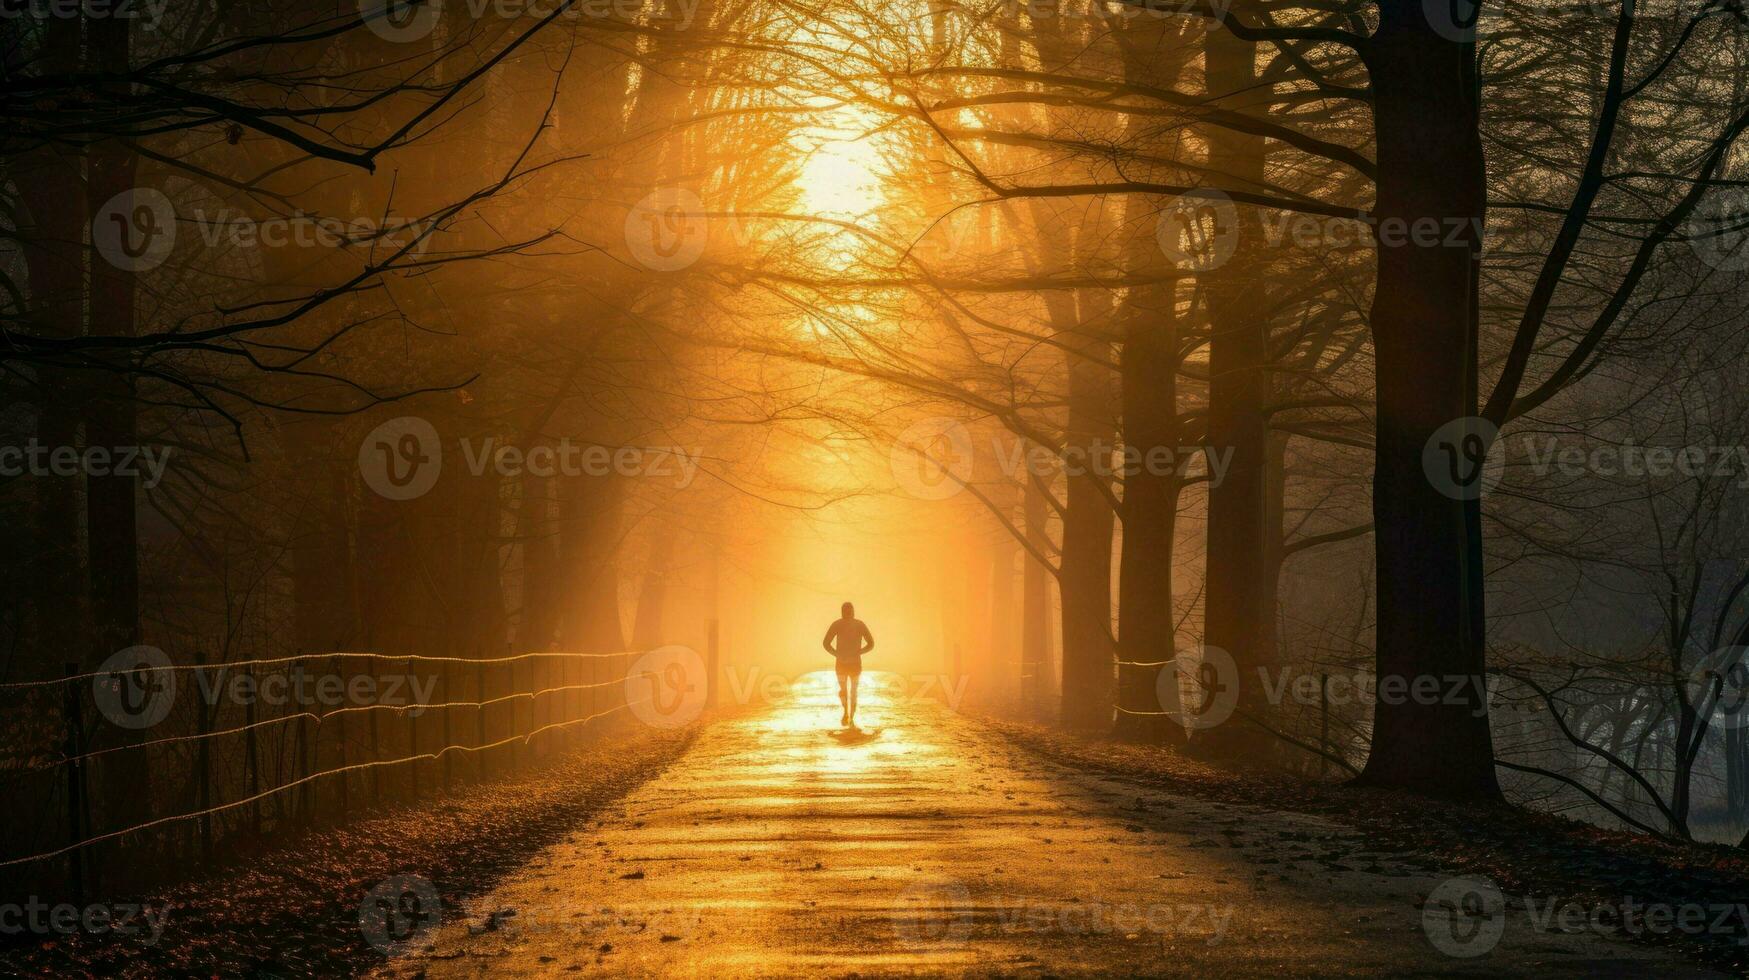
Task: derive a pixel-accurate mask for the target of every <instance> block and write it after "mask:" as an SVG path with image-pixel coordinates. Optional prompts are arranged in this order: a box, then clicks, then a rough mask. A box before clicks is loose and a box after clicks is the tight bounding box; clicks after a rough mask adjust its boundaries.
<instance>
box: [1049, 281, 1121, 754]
mask: <svg viewBox="0 0 1749 980" xmlns="http://www.w3.org/2000/svg"><path fill="white" fill-rule="evenodd" d="M1078 298H1079V302H1078V303H1077V304H1076V310H1075V312H1074V318H1073V319H1072V320H1071V321H1070V322H1069V324H1068V327H1067V329H1066V330H1065V329H1063V323H1062V321H1061V320H1059V321H1058V331H1057V332H1058V336H1059V337H1061V338H1062V339H1063V340H1064V341H1065V342H1066V343H1067V344H1068V345H1069V347H1070V352H1069V354H1068V373H1069V413H1068V425H1067V427H1066V433H1065V434H1066V438H1065V440H1064V443H1065V446H1066V447H1067V448H1069V449H1070V450H1071V451H1072V452H1073V453H1074V455H1071V456H1070V457H1069V458H1070V459H1071V461H1072V462H1074V463H1075V464H1076V467H1077V470H1078V471H1077V472H1076V473H1071V474H1070V475H1069V477H1068V489H1067V492H1066V494H1065V499H1064V507H1065V513H1064V515H1063V559H1062V561H1063V564H1062V573H1061V577H1060V579H1059V582H1060V585H1061V588H1062V594H1063V625H1062V635H1063V701H1062V715H1061V719H1062V723H1063V724H1065V725H1067V726H1070V727H1073V728H1105V727H1108V726H1109V725H1110V724H1111V719H1112V713H1113V709H1114V706H1115V704H1116V697H1115V695H1116V690H1115V686H1116V685H1115V679H1116V666H1115V665H1116V659H1117V658H1116V656H1115V654H1116V648H1115V646H1114V644H1113V637H1112V633H1111V536H1112V530H1113V526H1112V525H1113V514H1112V509H1111V503H1110V500H1109V498H1108V497H1107V495H1106V490H1105V489H1102V488H1101V486H1100V484H1099V481H1102V480H1104V479H1105V477H1103V476H1101V475H1099V474H1098V473H1095V472H1093V467H1094V461H1095V459H1096V458H1098V457H1099V456H1100V454H1101V453H1105V454H1109V453H1110V450H1111V446H1112V442H1113V440H1114V438H1115V435H1116V415H1117V413H1116V412H1115V411H1114V406H1113V405H1112V377H1111V371H1110V369H1109V368H1107V367H1106V366H1105V364H1103V363H1101V361H1104V360H1107V359H1108V357H1109V355H1110V353H1111V343H1110V342H1109V341H1107V340H1105V339H1103V338H1102V337H1101V336H1100V327H1099V320H1100V316H1099V314H1101V313H1103V312H1104V310H1101V309H1099V303H1100V302H1102V301H1104V300H1105V297H1104V296H1103V295H1101V296H1098V297H1096V296H1095V294H1093V293H1092V292H1090V291H1083V292H1082V293H1080V294H1079V297H1078ZM1107 459H1109V456H1107Z"/></svg>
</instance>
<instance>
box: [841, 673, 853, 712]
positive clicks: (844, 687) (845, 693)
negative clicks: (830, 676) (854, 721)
mask: <svg viewBox="0 0 1749 980" xmlns="http://www.w3.org/2000/svg"><path fill="white" fill-rule="evenodd" d="M850 683H851V680H850V675H849V674H844V673H840V674H839V675H838V703H839V704H840V705H843V706H844V717H843V718H841V719H840V720H839V722H838V723H839V724H840V725H848V724H850V710H851V709H850V705H851V700H852V699H851V694H850V690H849V688H850Z"/></svg>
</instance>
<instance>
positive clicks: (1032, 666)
mask: <svg viewBox="0 0 1749 980" xmlns="http://www.w3.org/2000/svg"><path fill="white" fill-rule="evenodd" d="M1021 479H1022V480H1023V481H1024V485H1023V486H1022V488H1021V496H1022V501H1023V502H1022V504H1021V514H1022V519H1023V521H1024V522H1025V525H1026V540H1027V543H1028V544H1030V545H1031V546H1032V547H1031V548H1028V549H1027V550H1026V553H1025V555H1024V556H1023V557H1022V558H1021V561H1022V562H1023V564H1022V565H1021V572H1020V605H1021V611H1020V700H1021V704H1022V705H1023V706H1024V707H1025V709H1026V710H1027V712H1028V713H1029V714H1031V715H1032V716H1033V717H1035V718H1036V717H1039V716H1040V715H1042V714H1043V713H1044V690H1045V670H1046V661H1047V660H1049V659H1050V652H1049V650H1048V647H1049V646H1050V621H1051V585H1050V580H1049V576H1050V574H1051V572H1050V570H1049V569H1047V568H1046V567H1045V566H1044V564H1043V563H1041V562H1040V561H1039V560H1038V559H1037V558H1036V557H1034V550H1035V549H1036V551H1037V553H1038V554H1041V555H1045V554H1050V543H1051V539H1050V533H1049V531H1048V528H1047V526H1048V523H1049V516H1050V511H1049V508H1050V503H1049V502H1048V501H1047V500H1045V494H1044V491H1043V490H1040V489H1039V488H1038V486H1037V484H1035V483H1034V482H1033V481H1032V480H1031V479H1029V478H1028V477H1027V476H1026V475H1022V477H1021Z"/></svg>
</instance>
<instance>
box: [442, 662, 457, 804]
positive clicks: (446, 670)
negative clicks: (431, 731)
mask: <svg viewBox="0 0 1749 980" xmlns="http://www.w3.org/2000/svg"><path fill="white" fill-rule="evenodd" d="M439 669H440V670H442V671H443V701H444V703H445V704H449V703H451V702H453V701H454V700H455V696H454V694H452V693H451V692H450V688H452V687H454V686H455V665H454V664H452V663H450V662H449V661H447V660H446V661H444V662H443V666H442V667H441V668H439ZM442 710H443V748H442V749H441V750H440V751H442V752H443V791H444V792H445V793H448V792H449V791H450V789H451V788H453V787H454V785H455V753H454V752H453V751H451V750H450V746H452V745H454V744H455V734H454V731H455V726H454V725H452V724H451V723H450V722H451V718H450V716H451V715H453V714H455V710H454V709H453V708H444V709H442Z"/></svg>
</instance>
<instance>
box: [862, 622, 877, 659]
mask: <svg viewBox="0 0 1749 980" xmlns="http://www.w3.org/2000/svg"><path fill="white" fill-rule="evenodd" d="M862 642H863V644H864V646H863V648H862V652H863V653H868V652H869V651H871V650H873V649H874V634H873V633H870V632H869V631H868V624H867V623H863V624H862Z"/></svg>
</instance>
